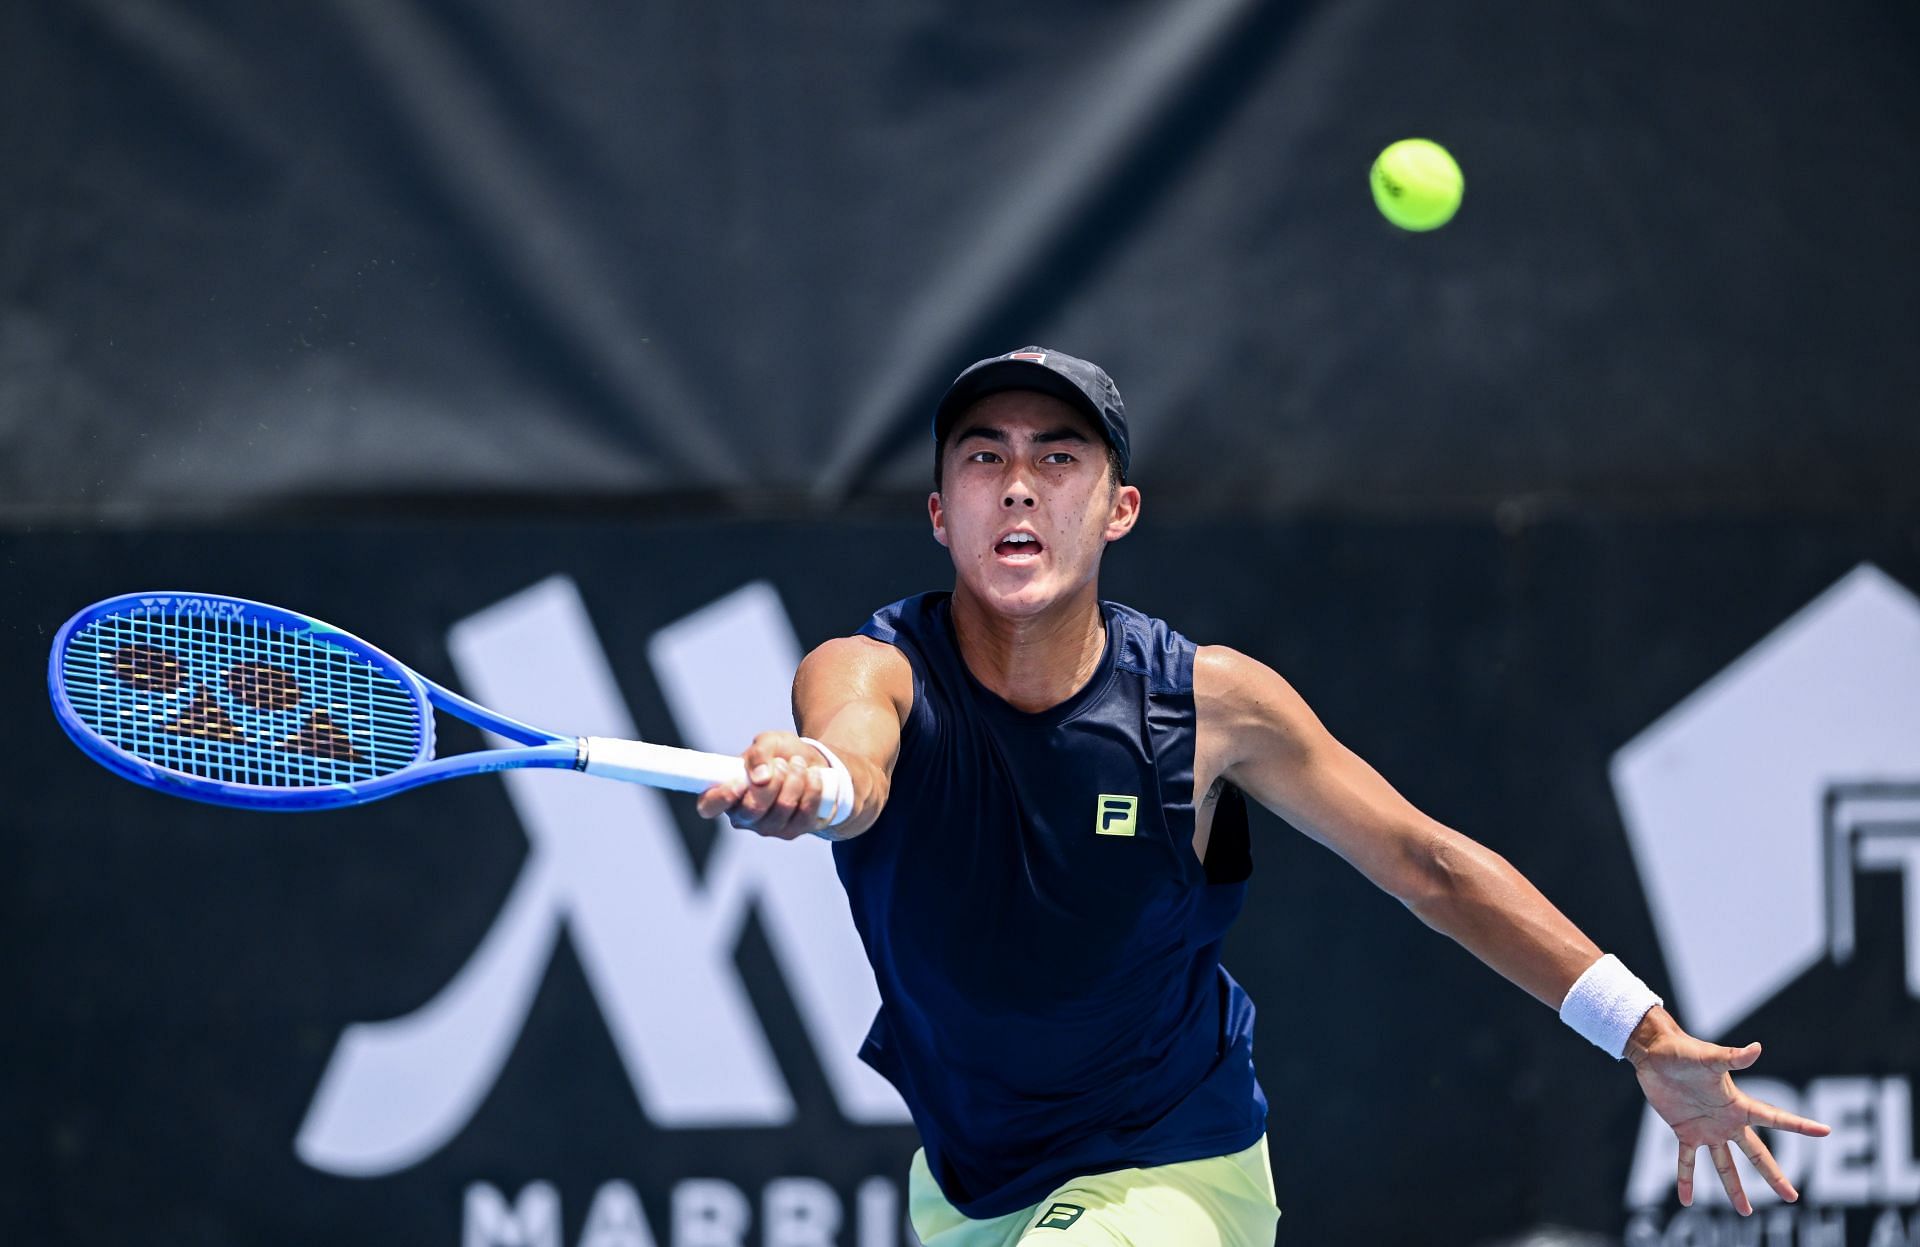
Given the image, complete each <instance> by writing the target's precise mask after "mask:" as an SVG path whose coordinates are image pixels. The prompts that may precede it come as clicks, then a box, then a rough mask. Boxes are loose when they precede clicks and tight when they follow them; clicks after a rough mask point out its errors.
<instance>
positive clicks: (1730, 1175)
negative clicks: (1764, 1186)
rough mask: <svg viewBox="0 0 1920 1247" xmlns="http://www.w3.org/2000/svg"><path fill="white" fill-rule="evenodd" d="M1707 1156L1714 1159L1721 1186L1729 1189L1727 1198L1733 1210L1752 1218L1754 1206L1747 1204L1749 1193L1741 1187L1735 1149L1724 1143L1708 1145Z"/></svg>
mask: <svg viewBox="0 0 1920 1247" xmlns="http://www.w3.org/2000/svg"><path fill="white" fill-rule="evenodd" d="M1707 1155H1708V1156H1711V1157H1712V1158H1713V1167H1714V1169H1715V1170H1717V1171H1718V1172H1719V1174H1720V1185H1721V1186H1724V1187H1726V1188H1727V1198H1728V1199H1730V1200H1732V1201H1733V1210H1734V1211H1735V1212H1737V1213H1739V1214H1740V1215H1741V1216H1743V1217H1746V1216H1751V1215H1752V1214H1753V1205H1752V1204H1750V1203H1748V1202H1747V1192H1746V1189H1745V1188H1744V1187H1742V1186H1741V1185H1740V1171H1739V1170H1738V1169H1735V1168H1734V1167H1733V1149H1732V1148H1730V1147H1728V1146H1727V1145H1726V1144H1725V1143H1724V1142H1722V1143H1709V1144H1707Z"/></svg>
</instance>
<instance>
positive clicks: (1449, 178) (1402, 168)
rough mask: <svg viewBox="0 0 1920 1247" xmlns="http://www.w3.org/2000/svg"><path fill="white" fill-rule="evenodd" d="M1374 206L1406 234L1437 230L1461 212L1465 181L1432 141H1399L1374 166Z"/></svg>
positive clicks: (1376, 160)
mask: <svg viewBox="0 0 1920 1247" xmlns="http://www.w3.org/2000/svg"><path fill="white" fill-rule="evenodd" d="M1372 181H1373V202H1374V203H1376V204H1378V205H1379V206H1380V215H1381V216H1384V217H1385V218H1387V220H1389V221H1392V222H1393V223H1394V224H1395V225H1398V226H1399V227H1400V228H1401V229H1406V230H1430V229H1439V228H1440V227H1441V226H1442V225H1445V224H1446V223H1447V222H1448V221H1451V220H1453V214H1454V213H1455V212H1458V211H1459V210H1460V196H1461V193H1462V192H1464V191H1465V190H1466V187H1467V183H1466V179H1465V178H1463V177H1461V176H1460V166H1459V165H1457V164H1455V163H1454V162H1453V157H1452V156H1451V155H1449V154H1448V153H1447V149H1446V148H1444V147H1442V146H1440V144H1438V143H1436V142H1434V141H1433V140H1432V139H1401V140H1400V141H1399V142H1398V143H1393V144H1390V145H1389V146H1388V147H1387V150H1385V151H1383V152H1381V153H1380V155H1379V157H1378V158H1376V159H1375V160H1374V162H1373V177H1372Z"/></svg>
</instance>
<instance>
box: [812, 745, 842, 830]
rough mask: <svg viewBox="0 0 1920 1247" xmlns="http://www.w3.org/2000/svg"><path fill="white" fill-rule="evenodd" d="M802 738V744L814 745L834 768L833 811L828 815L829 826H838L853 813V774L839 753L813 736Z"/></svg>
mask: <svg viewBox="0 0 1920 1247" xmlns="http://www.w3.org/2000/svg"><path fill="white" fill-rule="evenodd" d="M800 740H801V743H802V744H807V745H812V746H813V747H814V748H815V749H818V750H819V751H820V756H821V757H823V758H825V759H826V760H827V765H828V766H829V767H831V768H832V769H833V771H834V773H835V776H836V777H837V778H836V780H835V782H834V791H833V813H832V814H830V815H828V816H827V826H828V827H838V826H839V825H840V824H841V823H844V822H846V821H847V819H848V818H849V817H850V816H851V815H852V814H853V774H852V772H850V771H848V770H847V764H846V763H844V762H842V761H841V760H840V755H839V754H837V753H835V752H834V751H833V750H831V749H829V748H827V747H826V746H825V745H823V744H821V743H820V742H819V741H817V740H815V739H814V738H813V737H811V736H802V737H801V738H800Z"/></svg>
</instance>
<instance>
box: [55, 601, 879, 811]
mask: <svg viewBox="0 0 1920 1247" xmlns="http://www.w3.org/2000/svg"><path fill="white" fill-rule="evenodd" d="M47 689H48V692H49V694H50V695H51V697H52V699H53V711H54V714H55V716H56V717H57V718H58V719H59V720H60V726H61V727H62V728H64V729H65V730H66V733H67V735H68V736H70V737H72V738H73V742H74V744H76V745H78V746H80V748H81V749H83V750H85V751H86V753H87V754H88V755H89V756H90V757H92V758H93V759H94V760H95V761H97V762H99V763H101V764H102V765H104V766H105V767H106V768H107V769H108V770H110V771H113V772H114V773H115V774H117V775H120V776H121V777H123V778H125V779H130V780H132V781H133V782H135V783H137V784H145V785H146V786H147V787H149V788H153V789H157V790H158V791H160V792H164V793H168V794H171V795H173V796H178V797H191V798H193V799H194V800H197V801H208V802H212V803H214V804H216V805H232V806H240V807H242V808H244V809H251V810H318V809H333V808H338V807H340V806H347V805H361V804H364V803H366V802H369V801H377V800H379V799H380V798H382V797H390V796H392V795H393V794H394V793H397V792H404V791H406V790H407V789H409V788H417V787H419V786H420V785H422V784H431V783H434V782H436V781H438V780H443V779H452V778H454V777H455V776H459V775H481V774H485V773H487V772H490V771H504V770H510V769H513V768H516V767H543V768H550V769H554V770H569V771H584V772H586V773H587V774H589V775H600V776H604V777H606V778H608V779H619V780H626V781H628V782H630V783H637V784H648V785H651V786H653V787H655V788H668V789H673V790H675V791H679V792H703V791H705V790H706V789H707V788H710V787H712V786H713V785H714V784H720V783H726V782H729V781H737V780H740V779H743V778H744V777H745V775H746V764H745V763H743V762H742V761H741V760H740V759H739V758H737V757H734V756H732V755H730V754H721V753H703V752H700V751H698V750H693V749H675V748H672V747H670V746H667V745H653V744H648V743H646V742H644V741H637V740H618V739H614V738H611V737H604V736H563V735H560V734H557V733H554V732H549V731H547V730H545V729H543V728H538V727H534V726H532V725H530V724H526V723H521V722H518V721H517V720H514V719H510V718H508V717H506V716H505V715H502V714H496V713H494V712H493V711H491V710H488V709H487V708H486V707H484V706H480V705H477V704H475V703H474V702H471V701H469V700H467V699H466V698H464V697H462V696H460V695H459V694H458V693H455V692H453V691H451V690H449V689H445V688H442V687H441V686H440V685H438V684H435V683H434V682H433V681H432V680H429V679H427V678H425V677H424V676H422V675H420V674H418V673H417V672H415V671H413V670H411V669H409V668H408V667H406V666H405V665H403V664H402V663H400V662H399V661H397V660H396V659H394V658H392V657H390V656H388V655H387V654H385V653H383V652H382V651H380V650H378V649H375V648H374V647H373V646H371V645H369V644H367V643H366V642H365V641H362V640H361V639H359V638H358V637H355V636H352V635H350V634H348V633H345V632H342V631H340V630H339V629H337V628H333V627H330V626H328V625H327V624H324V623H321V622H320V621H319V620H317V619H310V618H308V617H307V616H305V615H301V614H297V613H295V612H293V611H290V610H283V609H281V608H280V607H277V606H268V605H265V604H264V603H261V602H250V601H247V600H246V599H244V598H234V597H224V596H221V595H218V594H212V593H167V592H157V593H129V594H124V595H122V596H120V597H115V598H108V599H107V600H106V601H104V602H96V603H94V604H93V605H92V606H89V607H87V608H86V609H85V610H83V611H81V612H80V613H79V614H77V615H75V616H74V617H73V618H72V619H69V620H68V621H67V622H66V624H65V625H64V626H62V627H61V629H60V632H59V635H57V636H56V637H55V638H54V641H53V652H52V654H51V656H50V657H49V658H48V660H47ZM435 710H439V711H443V712H445V713H447V714H451V715H454V716H456V717H457V718H461V719H464V720H466V721H467V722H468V723H472V724H474V725H476V726H478V727H481V728H484V729H485V730H487V731H489V732H492V733H494V734H495V735H498V736H503V737H505V738H506V739H508V740H511V741H515V742H517V745H516V746H515V747H511V748H504V749H484V750H479V751H477V752H474V753H463V754H456V755H453V756H451V757H445V758H436V757H435V756H434V752H433V749H434V711H435ZM819 769H820V778H821V780H822V781H823V791H822V793H821V797H820V807H819V817H821V818H823V819H827V820H829V825H832V824H833V823H838V822H840V821H843V820H844V819H845V818H846V816H847V815H848V814H850V813H851V812H852V809H853V801H852V791H851V788H850V786H849V785H848V783H847V776H846V774H845V772H843V771H840V770H837V769H832V768H825V767H823V768H819Z"/></svg>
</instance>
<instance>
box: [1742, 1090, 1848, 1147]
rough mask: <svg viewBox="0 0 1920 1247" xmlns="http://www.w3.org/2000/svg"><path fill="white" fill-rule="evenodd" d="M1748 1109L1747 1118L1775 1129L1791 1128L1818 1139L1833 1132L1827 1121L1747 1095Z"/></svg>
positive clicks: (1757, 1124) (1755, 1123)
mask: <svg viewBox="0 0 1920 1247" xmlns="http://www.w3.org/2000/svg"><path fill="white" fill-rule="evenodd" d="M1746 1109H1747V1120H1748V1121H1749V1122H1751V1123H1753V1124H1754V1125H1756V1126H1766V1127H1768V1128H1769V1129H1773V1130H1791V1131H1793V1132H1794V1133H1795V1134H1810V1135H1812V1136H1813V1137H1814V1138H1816V1139H1817V1138H1821V1137H1823V1136H1825V1135H1828V1134H1831V1133H1832V1132H1833V1127H1832V1126H1829V1125H1827V1124H1826V1123H1825V1122H1818V1121H1815V1120H1813V1118H1811V1117H1802V1116H1800V1115H1799V1114H1797V1113H1789V1112H1787V1111H1786V1110H1785V1109H1783V1108H1775V1107H1774V1106H1773V1105H1771V1104H1768V1103H1766V1102H1765V1101H1762V1100H1756V1099H1753V1098H1752V1097H1747V1099H1746Z"/></svg>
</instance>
